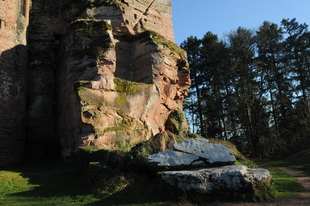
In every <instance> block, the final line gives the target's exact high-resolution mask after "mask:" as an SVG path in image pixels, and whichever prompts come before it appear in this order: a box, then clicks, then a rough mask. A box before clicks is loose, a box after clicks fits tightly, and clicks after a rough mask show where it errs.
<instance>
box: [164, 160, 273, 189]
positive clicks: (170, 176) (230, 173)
mask: <svg viewBox="0 0 310 206" xmlns="http://www.w3.org/2000/svg"><path fill="white" fill-rule="evenodd" d="M159 175H160V177H161V179H162V180H163V181H164V182H165V183H167V184H168V185H170V186H171V187H173V188H175V189H180V190H183V191H191V192H194V193H198V194H221V193H223V192H225V191H229V192H240V193H253V194H254V193H257V192H259V191H261V190H262V189H263V188H265V187H266V186H267V185H268V184H270V182H271V174H270V172H269V171H268V170H266V169H250V168H247V167H246V166H243V165H229V166H223V167H217V168H206V169H200V170H188V171H166V172H161V173H159Z"/></svg>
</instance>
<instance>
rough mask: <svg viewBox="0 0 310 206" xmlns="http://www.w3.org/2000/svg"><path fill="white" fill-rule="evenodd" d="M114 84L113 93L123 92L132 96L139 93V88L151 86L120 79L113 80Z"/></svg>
mask: <svg viewBox="0 0 310 206" xmlns="http://www.w3.org/2000/svg"><path fill="white" fill-rule="evenodd" d="M113 81H114V83H115V85H116V87H115V91H117V92H124V93H127V94H134V93H137V92H138V91H139V86H152V85H153V84H145V83H141V82H133V81H129V80H125V79H121V78H117V77H115V78H114V80H113Z"/></svg>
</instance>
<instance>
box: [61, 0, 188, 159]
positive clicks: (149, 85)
mask: <svg viewBox="0 0 310 206" xmlns="http://www.w3.org/2000/svg"><path fill="white" fill-rule="evenodd" d="M77 11H78V12H77ZM67 13H68V14H70V15H69V16H70V18H72V16H74V18H73V19H72V21H71V24H70V25H69V26H68V29H67V32H66V33H65V36H64V38H63V47H62V49H61V55H60V56H61V60H60V62H61V64H60V69H59V72H58V82H57V94H58V96H57V101H58V103H57V105H58V111H59V112H58V113H59V121H58V128H59V134H60V136H61V143H62V154H63V155H64V156H69V155H70V154H71V153H72V152H74V151H75V150H76V148H77V147H79V146H86V145H92V146H96V147H100V148H109V149H113V148H116V149H126V148H130V147H131V146H133V145H135V144H137V143H140V142H143V141H145V140H147V139H149V138H151V137H152V136H154V135H156V134H158V133H160V132H161V131H163V130H165V129H166V128H165V127H166V122H167V119H168V116H169V114H170V113H171V112H172V111H176V110H177V111H182V109H183V108H182V103H183V100H184V97H185V96H186V95H187V90H188V88H189V86H190V78H189V71H188V69H187V67H188V63H187V59H186V52H185V51H184V50H182V49H181V48H179V47H178V46H177V45H175V44H174V43H173V42H172V41H173V28H172V19H171V3H170V2H169V0H143V1H141V0H139V1H137V0H124V1H98V4H96V2H95V3H94V5H93V6H92V7H86V8H82V11H81V8H79V7H78V5H75V6H74V4H73V6H72V5H71V7H70V8H69V9H68V11H67ZM72 14H74V15H72ZM183 127H184V128H186V127H187V125H186V121H184V123H183Z"/></svg>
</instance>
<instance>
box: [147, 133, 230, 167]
mask: <svg viewBox="0 0 310 206" xmlns="http://www.w3.org/2000/svg"><path fill="white" fill-rule="evenodd" d="M148 161H149V163H150V165H152V166H156V167H158V170H163V169H167V170H169V168H170V169H171V168H172V169H178V170H179V169H180V170H181V169H184V168H187V169H188V168H190V167H193V168H197V167H202V166H206V165H208V166H211V165H213V166H214V165H217V166H218V165H231V164H233V163H234V162H235V161H236V158H235V157H234V155H233V153H232V151H231V150H230V149H228V148H227V147H225V146H223V145H220V144H213V143H210V142H209V141H208V140H207V139H203V138H195V139H189V140H185V141H183V142H182V143H179V144H174V146H173V148H172V151H164V152H159V153H157V154H153V155H150V156H149V157H148ZM161 168H162V169H161Z"/></svg>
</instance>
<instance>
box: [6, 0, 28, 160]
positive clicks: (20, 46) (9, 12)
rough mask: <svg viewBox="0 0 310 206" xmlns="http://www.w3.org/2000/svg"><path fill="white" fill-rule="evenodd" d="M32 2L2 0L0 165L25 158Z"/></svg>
mask: <svg viewBox="0 0 310 206" xmlns="http://www.w3.org/2000/svg"><path fill="white" fill-rule="evenodd" d="M28 12H29V2H28V1H26V0H24V1H21V0H2V1H0V42H1V43H0V99H1V104H0V166H2V165H7V164H12V163H15V162H18V161H20V160H21V159H23V157H24V140H25V139H24V138H25V127H24V125H25V105H26V68H27V64H26V60H27V50H26V46H25V44H26V28H27V25H28Z"/></svg>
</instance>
